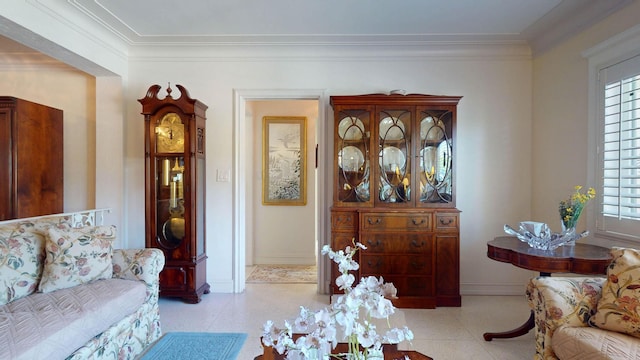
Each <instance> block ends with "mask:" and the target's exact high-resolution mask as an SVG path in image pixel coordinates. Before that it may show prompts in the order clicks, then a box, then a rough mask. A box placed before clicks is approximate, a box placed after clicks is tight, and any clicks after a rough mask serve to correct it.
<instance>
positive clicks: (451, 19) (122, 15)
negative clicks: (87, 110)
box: [0, 0, 634, 68]
mask: <svg viewBox="0 0 640 360" xmlns="http://www.w3.org/2000/svg"><path fill="white" fill-rule="evenodd" d="M633 1H634V0H179V1H176V0H31V1H30V2H29V3H30V4H31V5H33V6H36V7H38V8H40V9H41V10H43V11H47V12H50V13H52V14H54V15H57V16H56V17H57V18H59V19H67V20H68V19H70V18H71V16H72V17H74V18H77V19H82V20H84V22H85V23H86V22H89V23H90V24H93V27H94V28H95V29H97V28H99V27H102V28H104V29H105V30H106V31H108V32H111V33H112V34H114V35H115V36H117V37H118V38H119V39H121V41H123V42H124V44H126V46H130V47H136V46H139V45H143V46H150V45H151V46H153V45H184V44H194V45H203V46H206V45H228V44H234V45H238V44H239V45H248V46H251V45H255V44H292V45H297V44H300V45H315V44H319V45H323V44H343V45H352V44H354V45H358V44H373V45H377V44H384V45H401V44H408V45H411V46H422V45H425V46H428V45H430V44H454V45H455V44H525V43H526V44H528V45H530V46H531V49H532V53H534V54H535V53H536V52H539V51H543V50H545V49H547V48H549V47H550V46H552V45H554V44H555V43H557V42H558V41H561V40H564V39H565V38H566V37H568V36H570V35H572V34H573V33H576V32H577V31H580V30H582V29H584V28H585V27H587V26H589V25H591V24H594V23H595V22H597V21H598V20H600V19H602V18H604V17H606V16H607V15H609V14H610V13H612V12H614V11H618V10H620V9H622V8H623V7H624V6H626V5H628V4H630V3H631V2H633ZM0 18H2V9H0ZM11 26H12V25H11V24H10V22H6V23H5V24H4V25H3V24H1V23H0V63H2V62H3V61H4V62H11V61H13V62H16V61H17V62H20V61H24V60H25V56H26V55H25V54H27V55H28V51H29V46H31V47H32V48H33V49H39V50H40V51H42V52H44V53H46V54H50V55H51V54H55V53H57V54H55V55H53V56H54V57H55V58H58V59H60V60H62V61H64V62H67V61H66V60H64V59H67V58H69V54H68V52H67V51H65V50H64V49H62V51H61V50H59V49H53V50H50V48H51V47H52V45H53V44H51V43H48V42H47V40H46V39H44V38H43V37H40V36H30V35H29V34H25V33H24V31H23V29H22V28H20V27H19V26H18V28H17V29H15V30H14V29H12V28H11ZM16 34H18V36H12V35H16ZM1 35H6V36H8V37H9V38H11V39H7V38H3V37H2V36H1ZM12 39H13V40H17V41H18V42H20V43H22V44H19V43H16V42H14V41H12ZM29 41H31V42H32V43H33V44H29V43H28V42H29ZM24 45H26V47H25V46H24ZM49 50H50V51H49ZM32 53H33V55H32V56H36V54H38V52H36V51H32ZM40 54H41V53H40ZM68 63H70V62H68ZM80 68H82V67H80Z"/></svg>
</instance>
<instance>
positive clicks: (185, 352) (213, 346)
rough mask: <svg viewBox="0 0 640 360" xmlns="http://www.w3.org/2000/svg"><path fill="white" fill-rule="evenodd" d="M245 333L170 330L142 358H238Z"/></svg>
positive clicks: (231, 359)
mask: <svg viewBox="0 0 640 360" xmlns="http://www.w3.org/2000/svg"><path fill="white" fill-rule="evenodd" d="M246 339H247V334H245V333H204V332H168V333H166V334H164V335H163V336H162V337H161V338H160V339H158V341H156V342H155V343H154V344H153V345H152V346H151V348H149V349H148V350H147V351H146V352H145V353H144V354H143V355H142V357H141V358H140V359H141V360H179V359H180V360H181V359H189V360H236V359H237V357H238V353H239V352H240V349H241V348H242V345H243V344H244V341H245V340H246Z"/></svg>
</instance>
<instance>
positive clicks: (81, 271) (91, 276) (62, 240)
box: [38, 225, 116, 292]
mask: <svg viewBox="0 0 640 360" xmlns="http://www.w3.org/2000/svg"><path fill="white" fill-rule="evenodd" d="M115 238H116V227H115V226H113V225H112V226H87V227H83V228H79V229H66V230H64V229H58V228H50V229H49V231H48V237H47V242H46V245H45V250H46V260H45V263H44V270H43V273H42V280H41V281H40V286H39V289H38V290H39V291H40V292H51V291H55V290H59V289H65V288H68V287H72V286H76V285H80V284H85V283H88V282H90V281H94V280H98V279H109V278H111V276H112V274H113V265H112V263H111V257H112V252H113V248H112V243H113V240H115Z"/></svg>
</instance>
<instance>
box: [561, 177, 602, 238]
mask: <svg viewBox="0 0 640 360" xmlns="http://www.w3.org/2000/svg"><path fill="white" fill-rule="evenodd" d="M575 190H576V191H575V192H574V193H573V194H571V196H570V197H569V198H568V199H567V200H562V201H560V219H562V225H563V227H564V229H563V230H565V229H572V228H575V227H576V225H577V224H578V219H579V218H580V214H582V210H583V209H584V207H585V205H586V204H587V202H589V200H591V199H593V198H594V197H596V190H595V189H594V188H589V190H587V192H586V193H582V192H580V190H582V186H580V185H577V186H576V187H575Z"/></svg>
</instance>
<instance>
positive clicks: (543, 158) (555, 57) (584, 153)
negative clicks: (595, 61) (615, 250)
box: [532, 1, 640, 242]
mask: <svg viewBox="0 0 640 360" xmlns="http://www.w3.org/2000/svg"><path fill="white" fill-rule="evenodd" d="M639 19H640V2H638V1H635V2H633V3H632V4H631V5H629V7H627V8H625V9H624V10H622V11H619V12H618V13H615V14H613V15H612V16H610V17H608V18H607V19H605V20H603V21H601V22H600V23H598V24H597V25H596V26H593V27H592V28H590V29H588V30H586V31H584V32H582V33H580V34H579V35H577V36H575V37H573V38H571V39H569V40H568V41H566V42H564V43H562V44H560V45H559V46H557V47H555V48H553V49H551V50H550V51H548V52H546V53H544V54H541V55H540V56H537V57H535V58H534V60H533V144H534V147H533V153H532V155H533V163H532V165H533V172H532V175H533V178H532V179H533V181H532V185H533V186H532V199H533V202H532V219H533V220H536V221H542V222H546V223H548V224H550V225H551V228H552V229H559V227H560V220H559V215H558V202H559V201H560V200H562V199H564V198H565V197H566V196H568V195H569V194H570V193H571V192H572V191H573V187H574V186H575V185H584V186H595V184H592V183H588V174H587V170H588V167H589V165H590V164H589V163H588V159H589V154H588V140H589V139H588V119H589V114H588V109H589V104H588V85H589V73H588V60H587V59H586V58H584V57H583V56H582V52H584V51H586V50H588V49H590V48H591V47H593V46H596V45H598V44H599V43H601V42H603V41H605V40H607V39H609V38H611V37H613V36H614V35H617V34H619V33H621V32H623V31H625V30H627V29H629V28H631V27H633V26H636V25H638V24H639ZM588 210H589V211H594V210H595V207H594V204H590V207H589V208H588ZM592 220H593V219H592ZM586 222H587V217H586V216H583V217H582V218H581V219H580V227H581V228H583V229H584V228H586V227H587V223H586ZM587 241H595V242H597V240H596V239H588V240H587Z"/></svg>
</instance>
